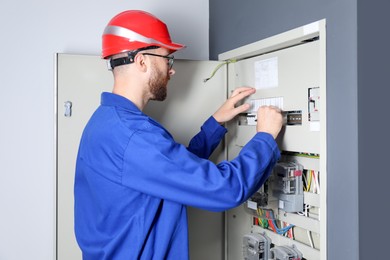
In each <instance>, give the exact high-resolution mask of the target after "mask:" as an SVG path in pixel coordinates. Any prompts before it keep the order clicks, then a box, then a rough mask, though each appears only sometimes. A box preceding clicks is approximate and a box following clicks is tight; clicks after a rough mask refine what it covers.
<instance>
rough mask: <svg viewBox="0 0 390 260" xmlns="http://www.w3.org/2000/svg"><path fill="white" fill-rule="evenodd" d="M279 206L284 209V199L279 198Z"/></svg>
mask: <svg viewBox="0 0 390 260" xmlns="http://www.w3.org/2000/svg"><path fill="white" fill-rule="evenodd" d="M279 208H280V209H284V201H283V200H279Z"/></svg>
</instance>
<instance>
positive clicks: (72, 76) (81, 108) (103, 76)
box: [56, 54, 227, 260]
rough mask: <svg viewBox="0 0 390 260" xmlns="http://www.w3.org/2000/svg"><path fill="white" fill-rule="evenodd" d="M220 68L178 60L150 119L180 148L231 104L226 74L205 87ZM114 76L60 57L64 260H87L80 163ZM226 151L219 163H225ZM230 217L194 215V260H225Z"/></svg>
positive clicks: (88, 62)
mask: <svg viewBox="0 0 390 260" xmlns="http://www.w3.org/2000/svg"><path fill="white" fill-rule="evenodd" d="M217 65H218V62H213V61H190V60H176V61H175V65H174V68H175V70H176V74H175V75H174V76H173V77H172V79H171V81H170V82H169V85H168V98H167V100H166V101H165V102H150V103H149V105H148V107H147V109H145V111H144V112H145V113H147V114H149V115H150V116H152V117H153V118H155V119H156V120H157V121H159V122H160V123H162V124H163V125H164V126H165V127H166V128H167V129H168V130H169V131H170V132H171V134H172V135H173V136H174V137H175V139H176V140H177V141H178V142H181V143H183V144H187V143H188V141H189V139H190V138H191V137H192V136H193V135H194V134H195V133H196V132H198V131H199V127H200V126H201V124H202V123H203V121H204V120H206V119H207V118H208V117H209V116H210V115H211V114H212V113H214V112H215V110H216V109H217V108H218V107H219V106H220V105H221V104H222V103H223V102H224V101H225V100H226V93H227V90H226V78H227V77H226V69H224V68H223V69H222V70H221V71H219V72H218V73H217V74H216V75H215V76H214V77H213V78H212V79H211V80H209V81H207V83H204V82H203V79H204V78H207V77H208V76H209V75H210V73H211V72H212V71H213V69H214V68H215V67H216V66H217ZM112 86H113V79H112V74H111V72H110V71H108V70H107V67H106V64H105V61H104V60H101V59H100V57H98V56H89V55H72V54H57V55H56V115H57V120H56V131H57V134H56V139H57V142H56V153H57V154H56V155H57V156H56V158H57V161H56V166H57V178H56V181H57V183H56V184H57V185H56V197H57V200H56V201H57V205H56V209H57V211H56V225H57V227H56V238H57V243H56V246H57V248H56V252H57V259H58V260H68V259H73V260H77V259H81V251H80V249H79V247H78V245H77V243H76V240H75V236H74V228H73V203H74V200H73V184H74V170H75V159H76V155H77V150H78V145H79V140H80V137H81V133H82V131H83V129H84V126H85V124H86V122H87V121H88V119H89V118H90V116H91V115H92V113H93V112H94V110H95V109H96V107H97V106H98V105H99V103H100V94H101V92H103V91H108V92H110V91H111V90H112ZM224 154H225V153H224V149H223V146H222V145H221V146H220V147H218V149H217V151H216V152H215V153H214V154H213V156H212V159H213V160H214V161H220V160H223V159H224V158H225V155H224ZM223 230H224V215H223V213H212V212H206V211H202V210H198V209H193V208H190V209H189V234H190V238H189V239H190V254H191V259H195V260H196V259H222V258H223V256H224V253H223V252H224V237H223Z"/></svg>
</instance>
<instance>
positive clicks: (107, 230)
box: [74, 93, 280, 260]
mask: <svg viewBox="0 0 390 260" xmlns="http://www.w3.org/2000/svg"><path fill="white" fill-rule="evenodd" d="M226 131H227V130H226V129H225V128H224V127H222V126H221V125H219V124H218V123H217V122H216V121H215V119H214V118H213V117H210V118H209V119H208V120H207V121H206V122H205V123H204V125H203V126H202V127H201V131H200V132H199V133H198V134H197V135H196V136H195V137H194V138H193V139H192V140H191V142H190V144H189V146H188V147H185V146H183V145H182V144H179V143H177V142H175V140H174V139H173V137H172V136H171V134H170V133H169V132H168V131H167V130H166V129H165V128H164V127H163V126H161V125H160V124H159V123H158V122H156V121H154V120H153V119H151V118H150V117H148V116H147V115H145V114H144V113H142V112H141V111H140V110H139V109H138V108H137V107H136V106H135V105H134V104H133V103H132V102H131V101H130V100H128V99H126V98H124V97H122V96H119V95H116V94H112V93H103V94H102V97H101V105H100V106H99V108H98V109H97V110H96V111H95V113H94V114H93V116H92V117H91V119H90V120H89V122H88V124H87V126H86V127H85V129H84V132H83V135H82V138H81V142H80V147H79V152H78V156H77V163H76V176H75V186H74V196H75V233H76V238H77V242H78V244H79V246H80V248H81V250H82V252H83V258H84V259H93V260H97V259H99V260H101V259H110V260H113V259H118V260H122V259H126V260H127V259H156V260H162V259H173V260H178V259H179V260H185V259H188V258H189V254H188V228H187V210H186V206H187V205H189V206H193V207H197V208H201V209H206V210H210V211H224V210H227V209H230V208H233V207H236V206H238V205H240V204H241V203H243V202H244V201H245V200H247V199H248V198H249V197H250V196H251V195H252V194H253V193H254V192H255V191H257V190H258V189H259V188H260V186H261V185H262V184H263V183H264V181H265V180H266V178H267V177H268V176H269V174H270V172H271V170H272V167H273V166H274V164H275V163H276V161H277V160H278V159H279V157H280V153H279V149H278V147H277V145H276V143H275V141H274V139H273V137H272V136H271V135H270V134H268V133H257V134H256V135H255V136H254V137H253V138H252V139H251V140H250V141H249V142H248V144H247V145H245V147H243V149H242V150H241V152H240V154H239V155H238V156H237V158H235V159H233V160H232V161H230V162H228V161H223V162H221V163H219V164H215V163H213V162H211V161H209V160H208V159H207V158H208V157H209V156H210V155H211V153H212V152H213V150H214V149H215V147H216V146H217V145H218V144H219V142H220V141H221V139H222V138H223V136H224V135H225V133H226Z"/></svg>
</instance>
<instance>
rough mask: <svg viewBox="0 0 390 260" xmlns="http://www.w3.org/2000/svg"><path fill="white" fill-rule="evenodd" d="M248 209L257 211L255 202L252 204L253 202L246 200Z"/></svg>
mask: <svg viewBox="0 0 390 260" xmlns="http://www.w3.org/2000/svg"><path fill="white" fill-rule="evenodd" d="M248 208H250V209H254V210H256V211H257V203H256V202H253V201H250V200H248Z"/></svg>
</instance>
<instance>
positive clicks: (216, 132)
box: [187, 116, 227, 159]
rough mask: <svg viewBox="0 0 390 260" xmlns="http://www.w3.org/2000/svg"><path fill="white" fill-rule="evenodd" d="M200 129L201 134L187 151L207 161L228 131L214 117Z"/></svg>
mask: <svg viewBox="0 0 390 260" xmlns="http://www.w3.org/2000/svg"><path fill="white" fill-rule="evenodd" d="M200 129H201V130H200V132H199V133H198V134H197V135H195V136H194V137H193V138H192V139H191V141H190V143H189V145H188V147H187V149H188V151H190V152H192V153H193V154H195V155H197V156H199V157H201V158H204V159H207V158H209V157H210V155H211V154H212V153H213V151H214V150H215V148H216V147H217V146H218V144H219V143H220V142H221V140H222V138H223V137H224V135H225V134H226V132H227V129H226V128H225V127H223V126H221V125H220V124H219V123H218V122H217V121H216V120H215V119H214V117H212V116H211V117H209V118H208V119H207V120H206V122H205V123H204V124H203V125H202V127H201V128H200Z"/></svg>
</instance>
